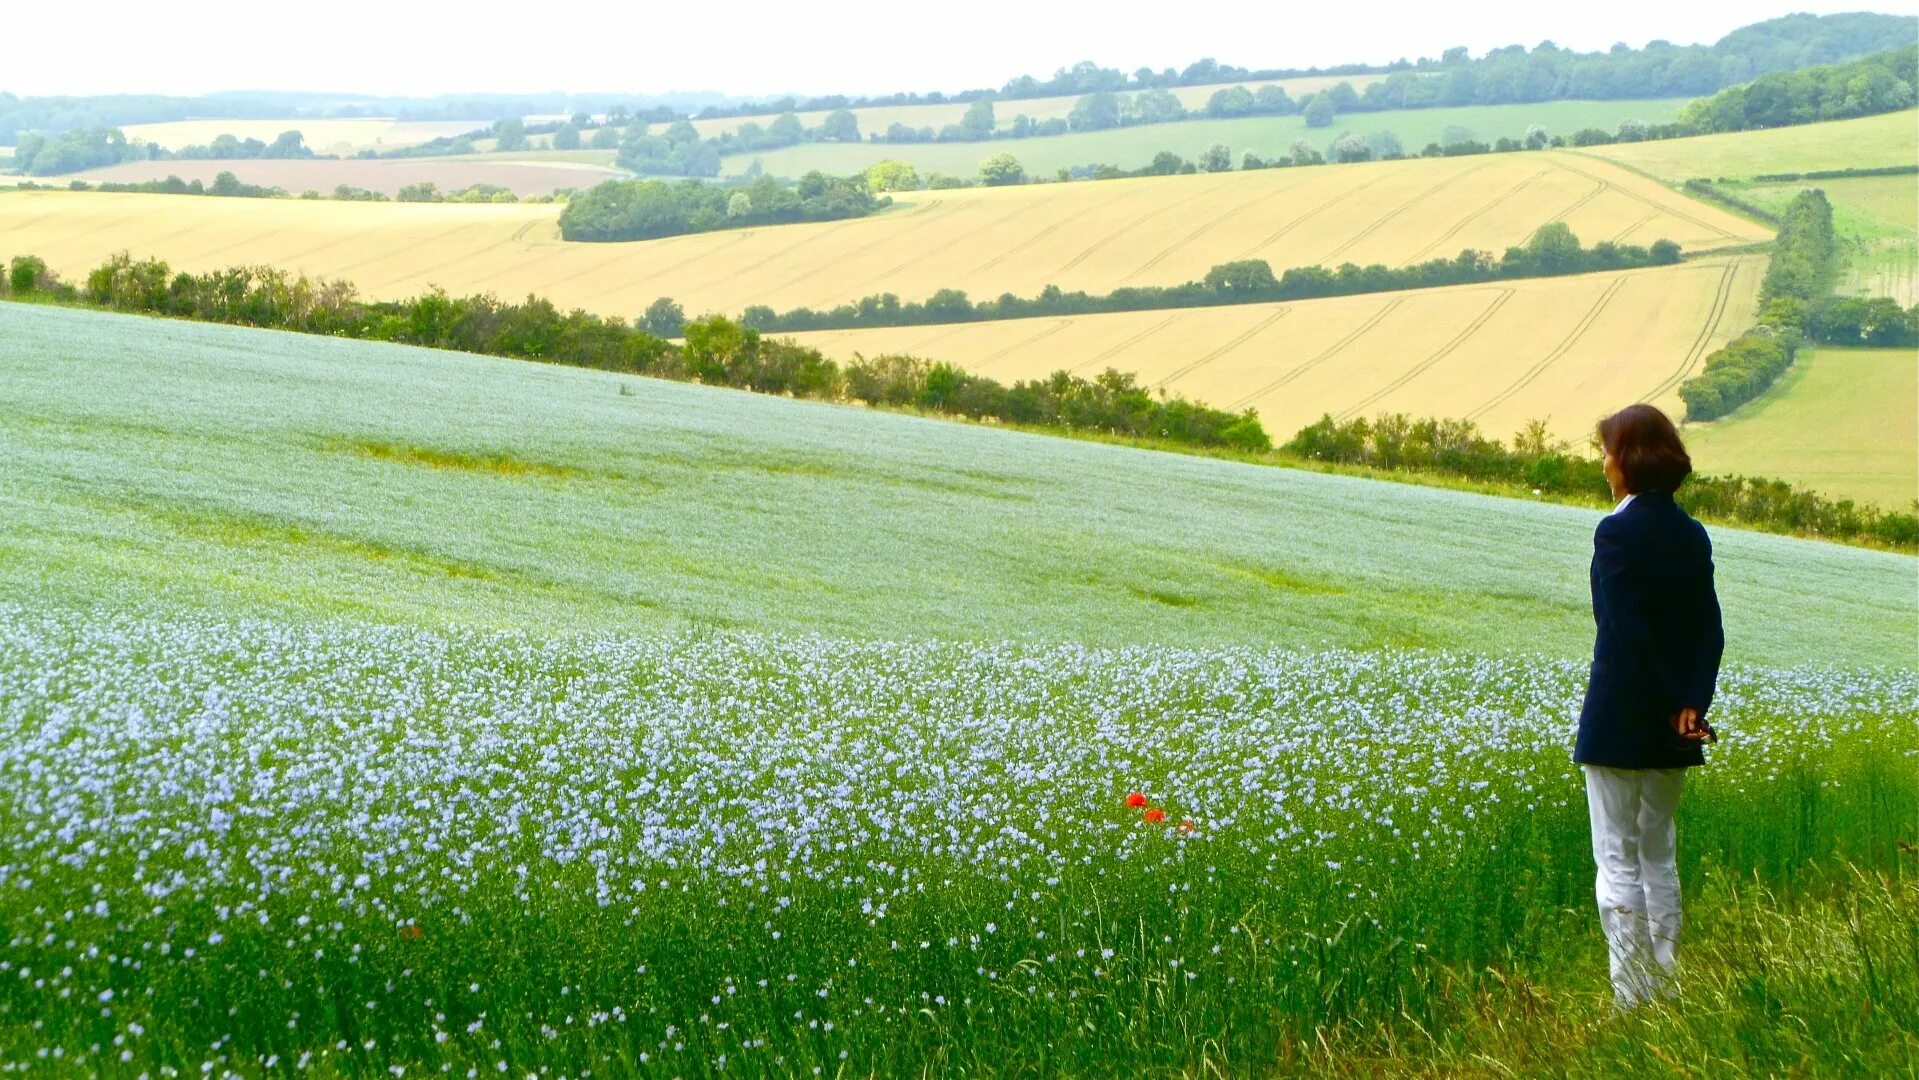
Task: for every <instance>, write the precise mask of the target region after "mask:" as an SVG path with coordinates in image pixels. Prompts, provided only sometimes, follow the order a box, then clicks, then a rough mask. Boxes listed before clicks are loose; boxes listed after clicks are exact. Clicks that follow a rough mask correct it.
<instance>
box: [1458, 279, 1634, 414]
mask: <svg viewBox="0 0 1919 1080" xmlns="http://www.w3.org/2000/svg"><path fill="white" fill-rule="evenodd" d="M1625 285H1626V279H1625V278H1624V277H1617V278H1614V279H1613V281H1612V283H1611V284H1609V285H1607V286H1606V289H1605V291H1604V292H1602V293H1600V294H1599V299H1598V300H1595V301H1594V302H1593V306H1592V307H1591V308H1590V309H1588V310H1587V312H1586V314H1585V316H1584V317H1583V318H1581V319H1580V320H1579V322H1578V323H1576V324H1575V325H1574V326H1573V328H1572V330H1571V332H1569V333H1568V334H1567V335H1566V337H1565V340H1563V341H1561V342H1560V343H1559V345H1558V346H1557V347H1555V348H1554V349H1553V350H1552V351H1551V352H1549V353H1547V354H1546V355H1545V356H1543V357H1541V358H1540V360H1539V362H1538V363H1536V364H1534V365H1533V366H1532V367H1529V368H1527V369H1526V370H1525V371H1524V372H1523V373H1522V374H1521V375H1520V376H1519V378H1517V379H1515V380H1514V381H1513V383H1512V385H1510V386H1508V387H1506V388H1505V389H1504V390H1501V391H1500V392H1499V393H1497V394H1494V395H1493V396H1492V397H1491V398H1490V399H1488V400H1487V401H1486V403H1485V404H1483V405H1480V406H1479V407H1478V408H1476V409H1473V410H1472V411H1471V412H1468V413H1467V414H1466V419H1468V420H1475V421H1476V420H1478V419H1480V418H1481V417H1483V416H1485V415H1486V414H1487V413H1489V412H1491V411H1492V410H1493V409H1495V408H1497V407H1499V406H1500V405H1501V404H1504V403H1505V402H1506V401H1507V400H1508V399H1510V398H1511V397H1512V396H1513V395H1514V394H1517V393H1519V392H1520V391H1521V390H1524V389H1525V388H1526V387H1527V386H1529V385H1531V384H1532V381H1533V380H1534V379H1537V378H1539V376H1540V375H1541V373H1543V372H1544V371H1545V370H1546V369H1547V368H1550V367H1552V366H1553V364H1554V363H1556V362H1557V361H1558V360H1559V358H1560V357H1562V356H1565V355H1566V354H1567V353H1569V352H1571V351H1572V348H1573V346H1574V345H1577V344H1578V343H1579V339H1580V338H1581V337H1584V336H1585V334H1586V331H1588V330H1590V329H1592V326H1593V323H1595V322H1598V321H1599V316H1600V313H1601V312H1603V311H1605V310H1606V305H1608V304H1610V303H1612V299H1613V297H1615V296H1617V295H1619V290H1620V289H1622V288H1624V287H1625Z"/></svg>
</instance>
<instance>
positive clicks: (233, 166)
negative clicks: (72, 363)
mask: <svg viewBox="0 0 1919 1080" xmlns="http://www.w3.org/2000/svg"><path fill="white" fill-rule="evenodd" d="M223 172H230V173H232V174H233V175H234V176H235V177H237V178H238V179H239V180H240V182H241V183H244V184H259V185H261V186H263V187H277V188H280V189H281V190H283V191H286V192H288V193H289V194H292V195H298V194H300V193H301V192H303V191H318V192H320V193H321V194H323V195H324V194H329V193H331V192H332V191H333V189H334V188H336V187H338V186H340V185H341V184H345V185H347V186H349V187H356V188H366V189H368V190H370V191H377V192H380V193H381V194H383V195H386V196H388V197H389V198H390V197H392V196H394V195H396V194H398V193H399V190H400V189H401V188H403V187H405V186H407V185H408V184H420V183H430V184H433V185H435V186H437V187H438V188H439V189H440V190H441V191H443V192H445V191H457V190H459V189H461V188H464V187H469V186H471V185H474V184H491V185H493V186H495V187H503V188H507V189H508V190H510V191H512V192H514V193H515V194H517V195H543V194H551V193H553V192H554V191H556V190H559V189H561V188H589V187H592V186H593V185H595V184H598V183H600V182H602V181H605V180H621V179H625V178H626V177H627V174H626V173H625V172H622V171H620V170H618V169H613V168H609V167H605V166H596V165H589V164H585V163H575V162H540V161H523V160H515V161H489V160H486V159H484V158H468V157H460V158H433V157H429V158H388V159H385V160H380V161H361V160H346V161H336V160H332V159H327V158H316V159H313V160H310V161H300V160H286V159H282V160H271V159H263V160H254V161H129V162H126V163H124V164H120V165H110V166H107V167H106V168H104V169H89V170H88V171H86V172H83V173H76V174H74V175H73V176H71V177H62V179H63V180H81V181H85V182H87V183H90V184H127V183H140V182H142V181H147V180H164V179H166V178H167V177H169V176H177V177H179V178H180V179H182V180H186V181H189V182H191V181H194V180H198V181H200V182H201V183H203V184H211V183H213V181H214V179H215V178H216V177H218V176H219V175H220V174H221V173H223Z"/></svg>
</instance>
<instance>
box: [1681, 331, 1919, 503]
mask: <svg viewBox="0 0 1919 1080" xmlns="http://www.w3.org/2000/svg"><path fill="white" fill-rule="evenodd" d="M1915 402H1919V356H1915V355H1914V354H1913V352H1912V351H1911V350H1909V349H1817V350H1813V349H1809V350H1806V351H1804V352H1801V353H1800V354H1799V359H1798V360H1797V361H1796V362H1795V363H1794V364H1793V367H1792V370H1790V371H1788V372H1787V373H1786V375H1785V376H1784V377H1783V378H1781V379H1780V380H1779V385H1778V386H1776V387H1775V388H1773V390H1771V391H1770V392H1769V393H1767V394H1766V395H1765V396H1764V397H1762V398H1760V399H1759V400H1758V401H1756V402H1754V403H1753V404H1751V405H1748V406H1747V407H1746V408H1744V409H1741V410H1740V411H1739V412H1737V413H1735V414H1733V415H1732V416H1730V417H1728V418H1726V419H1724V420H1718V421H1714V422H1713V423H1710V424H1695V425H1689V426H1688V427H1687V429H1686V438H1687V440H1688V441H1689V443H1690V446H1691V449H1692V454H1693V461H1694V463H1695V464H1696V465H1698V467H1699V468H1700V469H1701V470H1702V471H1705V472H1727V473H1739V474H1742V475H1745V476H1770V477H1778V478H1780V479H1783V480H1789V481H1791V482H1792V483H1794V484H1800V485H1804V486H1806V487H1808V488H1811V489H1813V490H1815V491H1821V492H1825V493H1827V494H1830V495H1833V496H1835V497H1838V498H1846V499H1857V500H1859V501H1861V502H1870V503H1877V504H1879V505H1881V506H1887V507H1893V508H1900V507H1907V506H1909V505H1910V504H1911V503H1912V501H1913V500H1914V499H1919V417H1915V409H1914V403H1915Z"/></svg>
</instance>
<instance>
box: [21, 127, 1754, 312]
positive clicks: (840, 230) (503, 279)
mask: <svg viewBox="0 0 1919 1080" xmlns="http://www.w3.org/2000/svg"><path fill="white" fill-rule="evenodd" d="M558 214H559V210H558V208H557V207H553V206H459V205H437V204H367V203H342V202H326V201H315V202H301V201H296V200H257V199H219V198H192V197H185V196H168V195H112V194H104V193H98V192H58V191H22V192H12V193H9V194H7V195H5V196H4V197H0V255H11V254H20V253H31V254H35V255H39V256H41V257H43V258H45V259H46V260H47V261H48V263H49V265H51V266H52V267H53V268H55V269H56V270H58V271H59V272H61V273H64V274H68V275H77V274H80V273H83V272H85V271H86V270H88V269H90V268H91V267H93V266H95V265H98V264H99V263H100V262H101V261H102V260H103V259H105V258H106V257H107V256H109V255H111V254H113V253H114V252H116V251H121V250H126V251H130V252H132V253H133V254H135V255H152V256H156V257H159V258H162V259H165V260H167V261H168V262H170V263H172V264H173V265H174V266H176V267H178V268H181V269H187V270H206V269H211V268H214V267H219V266H226V265H230V264H234V263H263V264H271V265H276V266H281V267H285V268H288V269H291V270H297V271H300V272H303V273H306V274H309V275H312V276H318V277H328V278H344V279H346V280H348V281H351V282H353V283H355V284H356V285H358V286H359V288H360V289H361V291H362V292H363V293H364V294H366V295H369V296H373V297H376V298H394V297H401V296H409V295H413V294H416V293H419V292H421V291H423V290H425V289H427V288H429V287H430V286H436V285H437V286H440V287H443V288H445V289H446V290H448V291H449V292H454V293H468V292H482V291H490V292H493V293H496V294H498V295H501V296H509V297H518V296H522V295H525V294H526V293H529V292H532V293H538V294H540V295H542V296H546V297H548V298H550V299H552V300H553V301H554V302H555V303H557V304H559V305H561V306H562V307H567V308H572V307H580V308H584V309H586V310H589V311H596V312H602V313H607V314H623V315H632V314H634V313H636V312H638V311H640V310H641V309H643V308H644V307H645V306H646V305H647V304H648V303H650V302H651V301H652V300H653V299H655V298H657V297H660V296H671V297H673V298H674V299H676V300H678V301H680V303H681V304H682V305H683V306H684V307H685V308H686V310H687V311H689V312H692V313H699V312H708V311H715V312H725V313H738V312H739V311H741V310H743V309H744V308H746V307H747V306H748V305H752V304H766V305H770V306H773V307H775V308H780V309H786V308H791V307H794V306H798V305H806V306H809V307H827V306H832V305H835V304H839V303H842V302H845V301H849V300H853V299H857V298H858V297H861V296H864V295H868V294H871V293H876V292H883V291H884V292H893V293H896V294H898V295H900V296H901V297H904V298H906V299H920V298H923V297H926V296H928V295H931V294H932V293H933V292H935V291H936V290H938V289H941V288H958V289H963V290H965V291H966V292H968V293H969V294H972V295H974V296H997V295H999V294H1000V293H1002V292H1014V293H1018V294H1021V295H1031V294H1034V293H1037V292H1039V291H1040V290H1041V289H1042V288H1043V287H1045V286H1047V285H1049V284H1050V285H1058V286H1060V287H1061V288H1063V289H1068V290H1072V289H1085V290H1089V291H1096V292H1105V291H1108V290H1111V289H1113V288H1115V287H1118V286H1122V285H1162V284H1176V283H1179V282H1183V281H1188V280H1192V279H1195V278H1199V277H1202V276H1204V275H1205V273H1206V271H1207V270H1208V269H1209V268H1211V267H1212V266H1214V265H1216V264H1218V263H1222V262H1226V261H1228V260H1232V259H1245V258H1261V259H1266V260H1269V261H1270V262H1272V264H1273V266H1274V268H1275V269H1281V270H1283V269H1284V268H1286V267H1290V266H1300V265H1312V264H1326V265H1336V264H1339V263H1342V262H1347V261H1351V262H1356V263H1361V264H1365V263H1372V262H1383V263H1388V264H1399V263H1406V262H1412V261H1416V260H1420V259H1427V258H1433V257H1441V256H1451V255H1453V254H1456V253H1457V252H1458V251H1459V250H1460V249H1462V248H1467V247H1473V248H1483V249H1488V250H1493V251H1499V250H1501V249H1503V248H1504V247H1505V246H1506V245H1509V244H1515V243H1519V242H1521V241H1523V240H1524V239H1525V238H1526V237H1527V236H1528V235H1530V234H1531V233H1532V232H1533V230H1535V229H1536V228H1538V227H1539V226H1540V225H1543V224H1545V223H1546V222H1548V221H1555V220H1561V221H1565V222H1566V223H1567V224H1569V225H1570V226H1571V227H1572V228H1573V230H1574V231H1575V232H1577V233H1578V234H1579V235H1580V236H1581V237H1582V238H1583V239H1585V240H1586V241H1587V242H1589V243H1591V242H1595V241H1599V240H1621V241H1631V242H1635V243H1649V242H1651V241H1652V240H1655V239H1658V238H1661V237H1668V238H1671V239H1673V240H1675V241H1677V242H1678V243H1680V244H1681V245H1683V246H1684V247H1686V248H1688V249H1690V250H1694V251H1699V250H1710V249H1714V248H1720V247H1725V246H1728V245H1738V244H1745V243H1750V242H1752V241H1757V240H1763V239H1765V238H1766V237H1767V235H1768V234H1767V233H1766V232H1765V230H1764V229H1763V228H1762V227H1760V226H1758V225H1755V224H1753V223H1751V222H1747V221H1745V220H1742V219H1740V218H1738V217H1735V216H1733V215H1731V214H1728V213H1725V212H1723V211H1721V210H1718V209H1717V208H1714V207H1710V206H1705V205H1702V204H1700V203H1697V202H1694V201H1692V200H1690V199H1686V198H1684V197H1682V196H1680V195H1677V194H1675V193H1674V192H1672V191H1670V190H1668V189H1666V188H1665V187H1662V186H1661V185H1659V184H1658V183H1656V182H1654V181H1652V180H1648V179H1646V178H1644V177H1641V176H1638V175H1635V174H1633V173H1631V172H1628V171H1626V170H1623V169H1618V168H1614V167H1612V166H1609V165H1607V164H1605V163H1603V162H1599V161H1595V160H1592V159H1590V158H1581V157H1576V156H1573V155H1569V154H1555V153H1534V154H1504V155H1486V156H1483V157H1473V158H1451V159H1439V160H1412V161H1395V162H1378V163H1368V164H1361V165H1330V166H1321V167H1316V168H1301V169H1273V170H1262V171H1255V172H1228V173H1216V174H1210V175H1194V176H1172V177H1153V178H1145V179H1137V180H1108V181H1097V182H1082V183H1075V184H1035V185H1029V186H1020V187H1008V188H983V189H964V190H957V191H924V192H914V193H911V194H910V195H908V196H906V197H904V198H902V199H901V200H900V202H899V204H898V205H896V206H894V207H892V208H891V209H889V210H887V211H885V212H883V213H881V214H879V215H876V216H874V217H870V218H863V219H858V220H853V221H841V222H829V223H823V224H808V225H783V226H773V227H766V228H757V229H746V230H739V231H729V232H714V233H702V234H697V235H692V236H676V237H669V238H667V239H663V240H653V241H643V242H634V243H623V244H584V243H568V242H565V241H562V240H561V239H560V238H559V229H558V225H557V218H558Z"/></svg>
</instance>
